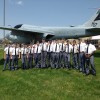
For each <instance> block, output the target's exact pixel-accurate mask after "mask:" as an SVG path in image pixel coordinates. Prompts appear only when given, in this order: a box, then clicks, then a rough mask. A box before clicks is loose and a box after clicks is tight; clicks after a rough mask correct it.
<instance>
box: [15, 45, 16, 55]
mask: <svg viewBox="0 0 100 100" xmlns="http://www.w3.org/2000/svg"><path fill="white" fill-rule="evenodd" d="M15 56H16V47H15Z"/></svg>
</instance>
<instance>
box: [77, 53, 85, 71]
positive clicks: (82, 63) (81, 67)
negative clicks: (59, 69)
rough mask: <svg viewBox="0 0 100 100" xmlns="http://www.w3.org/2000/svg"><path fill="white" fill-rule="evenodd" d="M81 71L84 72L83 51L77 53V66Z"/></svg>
mask: <svg viewBox="0 0 100 100" xmlns="http://www.w3.org/2000/svg"><path fill="white" fill-rule="evenodd" d="M78 69H79V70H80V71H82V72H83V73H84V72H85V54H84V52H80V53H79V68H78Z"/></svg>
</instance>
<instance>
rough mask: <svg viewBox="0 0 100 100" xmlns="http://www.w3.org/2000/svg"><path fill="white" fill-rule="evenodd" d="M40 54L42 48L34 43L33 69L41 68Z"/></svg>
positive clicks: (37, 43)
mask: <svg viewBox="0 0 100 100" xmlns="http://www.w3.org/2000/svg"><path fill="white" fill-rule="evenodd" d="M41 52H42V46H41V44H39V41H37V42H36V44H35V45H34V63H35V68H41Z"/></svg>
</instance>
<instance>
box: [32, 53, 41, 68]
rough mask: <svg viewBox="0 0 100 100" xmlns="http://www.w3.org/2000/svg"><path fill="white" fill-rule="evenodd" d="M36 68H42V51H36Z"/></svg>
mask: <svg viewBox="0 0 100 100" xmlns="http://www.w3.org/2000/svg"><path fill="white" fill-rule="evenodd" d="M34 64H35V68H41V53H34Z"/></svg>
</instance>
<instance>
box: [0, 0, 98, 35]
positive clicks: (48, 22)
mask: <svg viewBox="0 0 100 100" xmlns="http://www.w3.org/2000/svg"><path fill="white" fill-rule="evenodd" d="M5 1H6V20H5V21H6V23H5V26H9V27H14V26H15V25H17V24H29V25H36V26H70V25H75V26H77V25H81V24H84V23H85V22H86V21H88V20H89V19H90V18H91V17H92V15H93V14H94V13H95V12H96V10H98V9H99V8H100V0H5ZM3 2H4V0H0V26H2V25H3V8H4V7H3ZM0 33H1V34H2V31H0Z"/></svg>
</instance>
